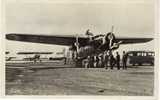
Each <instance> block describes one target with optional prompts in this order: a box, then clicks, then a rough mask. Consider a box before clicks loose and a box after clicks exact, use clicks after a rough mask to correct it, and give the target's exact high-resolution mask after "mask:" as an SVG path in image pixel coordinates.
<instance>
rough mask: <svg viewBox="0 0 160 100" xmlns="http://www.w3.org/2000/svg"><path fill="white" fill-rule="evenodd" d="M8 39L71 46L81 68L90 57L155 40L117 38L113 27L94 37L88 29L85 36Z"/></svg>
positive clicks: (38, 36)
mask: <svg viewBox="0 0 160 100" xmlns="http://www.w3.org/2000/svg"><path fill="white" fill-rule="evenodd" d="M6 39H8V40H14V41H23V42H32V43H44V44H53V45H63V46H69V50H71V51H73V52H75V53H76V57H74V58H75V61H76V64H77V65H76V66H81V62H82V60H83V59H85V58H87V57H88V56H92V55H94V54H100V53H103V52H105V51H113V50H116V49H118V48H119V46H120V45H123V44H133V43H134V44H135V43H145V42H149V41H151V40H153V38H144V37H142V38H140V37H116V36H115V34H114V32H113V26H112V29H111V31H110V32H108V33H105V34H99V35H93V33H91V32H90V30H89V29H88V30H87V31H86V33H85V36H82V35H81V36H78V35H76V36H75V35H45V34H43V35H40V34H36V35H35V34H17V33H9V34H6Z"/></svg>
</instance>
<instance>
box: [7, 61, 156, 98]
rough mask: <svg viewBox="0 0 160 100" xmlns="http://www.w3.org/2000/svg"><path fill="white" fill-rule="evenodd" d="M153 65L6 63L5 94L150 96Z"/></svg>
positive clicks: (152, 86)
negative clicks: (123, 66)
mask: <svg viewBox="0 0 160 100" xmlns="http://www.w3.org/2000/svg"><path fill="white" fill-rule="evenodd" d="M153 90H154V67H153V66H134V67H129V68H128V69H127V70H122V69H120V70H117V69H116V68H114V70H111V69H108V70H105V69H104V68H88V69H87V68H74V67H73V65H63V64H58V63H48V64H6V95H112V96H114V95H121V96H152V95H153Z"/></svg>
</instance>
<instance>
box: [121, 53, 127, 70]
mask: <svg viewBox="0 0 160 100" xmlns="http://www.w3.org/2000/svg"><path fill="white" fill-rule="evenodd" d="M122 63H123V69H127V65H126V63H127V54H126V53H125V51H123V57H122Z"/></svg>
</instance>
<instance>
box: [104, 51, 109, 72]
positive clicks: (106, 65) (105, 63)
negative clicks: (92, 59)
mask: <svg viewBox="0 0 160 100" xmlns="http://www.w3.org/2000/svg"><path fill="white" fill-rule="evenodd" d="M108 60H109V55H108V52H106V53H105V55H104V66H105V69H108Z"/></svg>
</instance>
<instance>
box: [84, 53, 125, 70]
mask: <svg viewBox="0 0 160 100" xmlns="http://www.w3.org/2000/svg"><path fill="white" fill-rule="evenodd" d="M120 62H121V57H120V55H119V53H118V52H116V56H115V57H114V55H113V54H112V52H110V51H108V52H104V53H103V54H100V55H94V56H88V58H87V59H86V60H85V62H84V65H85V67H86V68H91V67H94V68H97V67H98V68H105V69H108V68H109V67H110V69H113V67H114V66H116V67H117V69H118V70H119V69H120V67H121V63H120ZM126 63H127V54H126V53H125V51H123V55H122V68H123V69H127V65H126Z"/></svg>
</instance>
